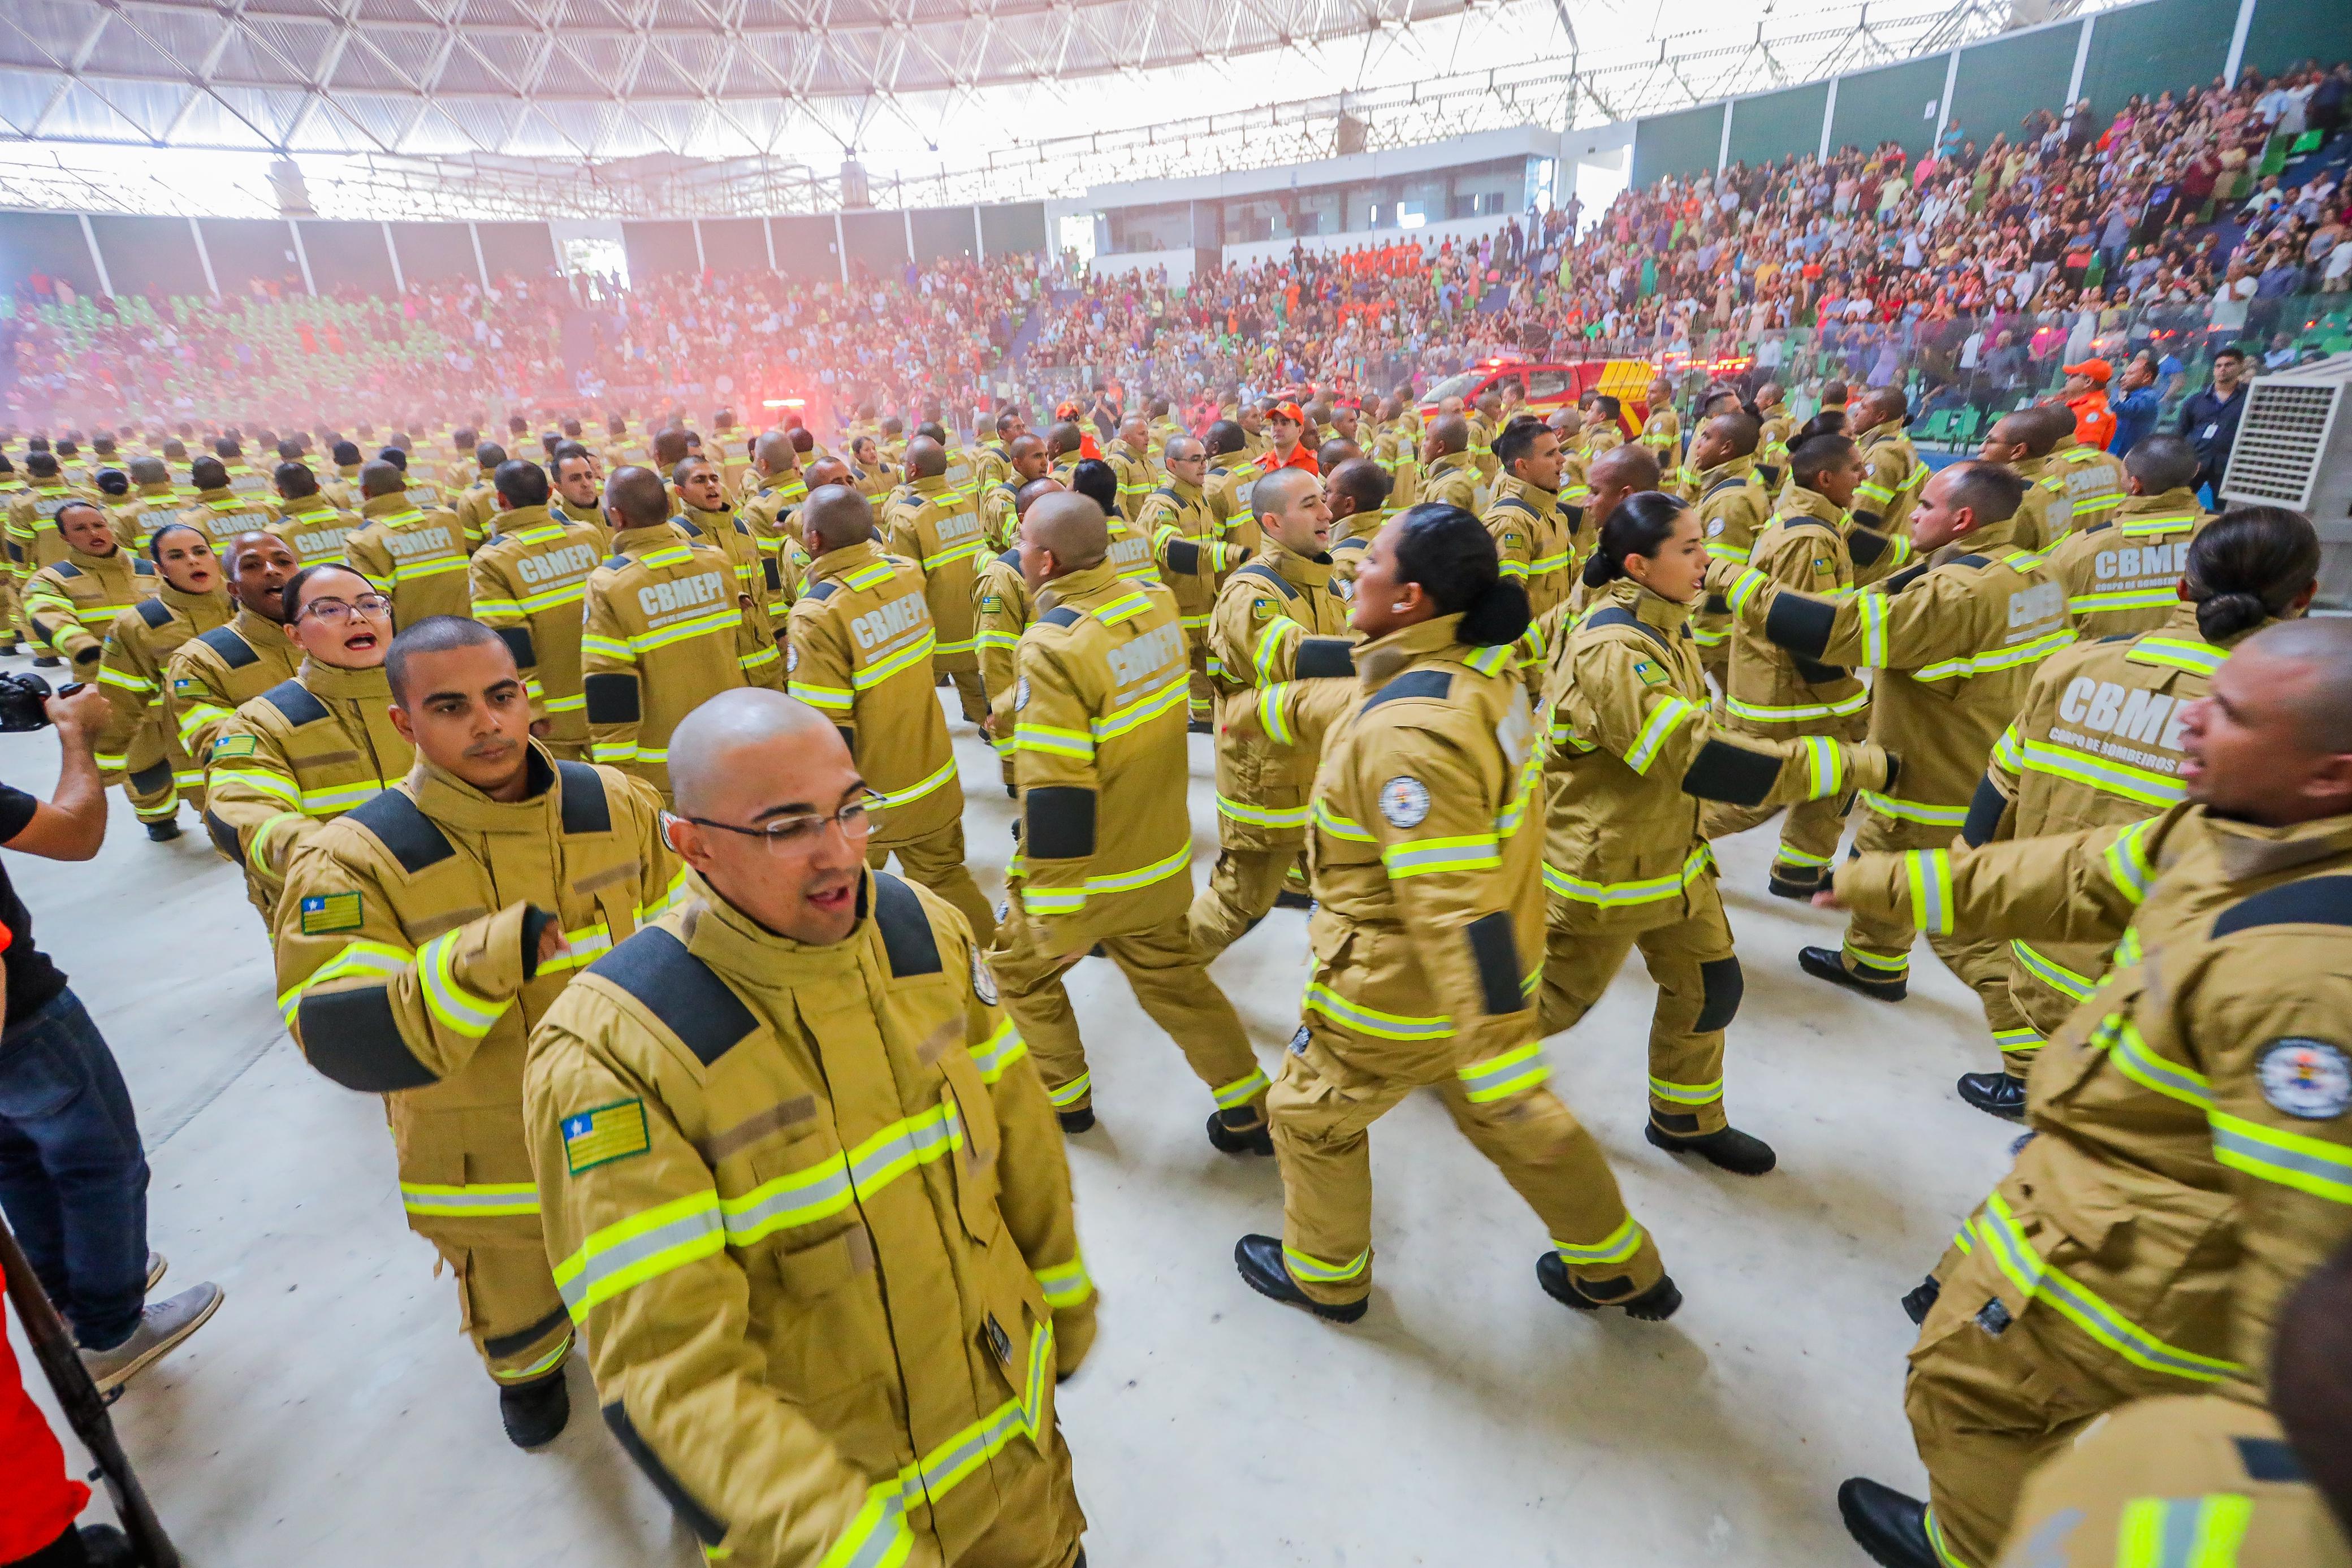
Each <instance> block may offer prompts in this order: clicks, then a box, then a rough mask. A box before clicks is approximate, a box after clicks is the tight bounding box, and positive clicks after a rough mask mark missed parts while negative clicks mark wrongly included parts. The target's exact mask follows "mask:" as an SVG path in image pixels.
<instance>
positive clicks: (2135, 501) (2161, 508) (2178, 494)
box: [2110, 485, 2205, 522]
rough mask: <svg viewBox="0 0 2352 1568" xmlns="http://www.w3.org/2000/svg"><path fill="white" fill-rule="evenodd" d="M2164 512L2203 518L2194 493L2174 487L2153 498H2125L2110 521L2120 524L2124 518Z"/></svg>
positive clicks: (2202, 508)
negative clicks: (2182, 513)
mask: <svg viewBox="0 0 2352 1568" xmlns="http://www.w3.org/2000/svg"><path fill="white" fill-rule="evenodd" d="M2165 512H2184V513H2186V514H2188V515H2189V517H2192V518H2194V517H2203V516H2204V515H2205V508H2204V507H2202V506H2201V505H2200V504H2199V502H2198V499H2197V492H2196V491H2194V490H2191V489H2189V488H2187V487H2186V486H2178V485H2176V486H2173V487H2172V488H2171V489H2169V490H2166V491H2163V492H2161V493H2160V494H2158V495H2154V496H2126V497H2124V500H2123V505H2122V506H2120V507H2116V510H2115V515H2114V517H2112V518H2111V519H2110V520H2111V521H2114V522H2121V521H2122V520H2123V519H2124V518H2126V517H2156V516H2158V515H2159V514H2161V513H2165Z"/></svg>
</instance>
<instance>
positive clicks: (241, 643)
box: [196, 626, 261, 670]
mask: <svg viewBox="0 0 2352 1568" xmlns="http://www.w3.org/2000/svg"><path fill="white" fill-rule="evenodd" d="M196 641H197V642H199V643H203V644H204V645H205V647H207V648H210V649H211V650H212V651H213V652H214V653H218V654H219V655H220V659H221V663H222V664H226V665H227V666H228V667H229V668H230V669H232V670H241V669H243V668H245V667H246V666H247V664H259V663H260V662H261V654H260V653H258V652H257V651H256V650H255V648H254V646H253V644H252V643H248V642H247V641H246V640H245V636H244V633H242V632H238V631H237V630H236V627H234V626H215V627H214V628H213V629H212V630H211V631H209V632H202V633H199V634H198V636H197V638H196Z"/></svg>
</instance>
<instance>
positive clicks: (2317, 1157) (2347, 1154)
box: [2207, 1111, 2352, 1203]
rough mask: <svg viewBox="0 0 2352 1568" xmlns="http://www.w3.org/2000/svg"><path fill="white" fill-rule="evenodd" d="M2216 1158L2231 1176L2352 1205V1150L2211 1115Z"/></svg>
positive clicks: (2220, 1114)
mask: <svg viewBox="0 0 2352 1568" xmlns="http://www.w3.org/2000/svg"><path fill="white" fill-rule="evenodd" d="M2207 1114H2208V1119H2209V1120H2210V1123H2211V1125H2212V1129H2213V1157H2214V1158H2215V1159H2217V1160H2220V1161H2221V1163H2222V1164H2223V1165H2225V1166H2229V1167H2230V1168H2231V1170H2235V1171H2242V1172H2244V1173H2245V1174H2246V1175H2248V1176H2255V1177H2258V1178H2260V1179H2261V1180H2263V1181H2267V1182H2276V1183H2277V1184H2278V1185H2279V1186H2288V1187H2293V1188H2294V1190H2295V1191H2297V1192H2303V1193H2308V1194H2310V1195H2311V1196H2312V1197H2323V1198H2326V1200H2327V1201H2328V1202H2330V1203H2352V1148H2347V1147H2346V1146H2345V1145H2342V1144H2331V1143H2329V1142H2327V1141H2326V1140H2325V1139H2322V1138H2313V1137H2306V1136H2305V1135H2304V1134H2301V1133H2290V1132H2286V1131H2284V1129H2281V1128H2277V1127H2265V1126H2263V1125H2262V1124H2260V1123H2256V1122H2249V1121H2247V1120H2245V1119H2244V1118H2243V1117H2240V1116H2232V1115H2230V1114H2229V1113H2226V1112H2221V1111H2213V1112H2209V1113H2207Z"/></svg>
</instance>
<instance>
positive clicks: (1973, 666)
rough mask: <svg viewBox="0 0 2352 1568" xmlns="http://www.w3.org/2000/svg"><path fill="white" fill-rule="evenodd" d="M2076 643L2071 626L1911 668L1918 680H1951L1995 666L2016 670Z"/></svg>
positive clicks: (1912, 673)
mask: <svg viewBox="0 0 2352 1568" xmlns="http://www.w3.org/2000/svg"><path fill="white" fill-rule="evenodd" d="M2073 646H2074V632H2073V631H2071V630H2065V631H2058V632H2049V633H2046V634H2045V635H2043V636H2040V637H2036V638H2035V639H2034V640H2033V641H2032V642H2031V643H2019V644H2018V645H2017V646H2016V647H2014V648H1995V649H1992V650H1990V651H1989V652H1987V653H1971V654H1968V655H1966V656H1964V657H1962V658H1958V659H1944V660H1939V661H1938V662H1937V663H1936V664H1927V665H1925V666H1923V667H1921V668H1919V669H1916V670H1914V671H1912V672H1911V678H1912V679H1913V680H1915V681H1948V680H1951V679H1953V678H1954V677H1956V676H1968V675H1981V674H1989V673H1990V672H1991V671H1994V670H2013V669H2015V668H2016V667H2017V666H2018V665H2020V664H2032V663H2033V662H2034V661H2035V660H2036V659H2045V658H2048V657H2049V656H2050V655H2051V654H2053V653H2057V652H2058V651H2059V650H2060V649H2062V648H2071V647H2073Z"/></svg>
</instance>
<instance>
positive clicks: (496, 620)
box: [467, 507, 604, 747]
mask: <svg viewBox="0 0 2352 1568" xmlns="http://www.w3.org/2000/svg"><path fill="white" fill-rule="evenodd" d="M603 554H604V530H603V529H601V528H592V527H590V526H589V525H587V524H585V523H575V522H572V521H570V520H568V519H567V520H564V521H558V520H557V519H556V518H555V517H553V515H551V513H550V512H549V510H548V509H547V508H546V507H516V508H515V509H514V510H513V511H510V512H501V513H499V517H498V531H497V533H496V534H494V535H493V536H492V537H491V538H490V540H489V542H488V544H485V545H484V546H483V547H482V548H481V549H479V550H478V551H476V552H475V555H474V558H473V560H472V561H471V562H470V563H469V568H468V571H467V580H468V586H469V591H470V595H471V598H472V601H473V608H474V619H475V620H477V621H479V622H481V623H482V624H483V625H485V626H488V627H489V628H490V629H492V630H493V631H495V632H498V634H499V636H500V637H501V638H503V639H505V641H506V644H507V649H508V651H509V653H513V654H514V662H515V668H516V670H517V671H519V672H520V674H521V675H522V683H523V689H524V690H525V691H526V692H527V693H529V694H530V716H531V717H532V718H533V719H545V720H546V721H547V723H548V735H547V738H548V739H549V740H550V741H551V742H552V743H554V744H556V745H558V746H561V747H585V746H586V745H587V744H588V696H587V691H586V688H585V687H584V686H583V685H582V684H581V681H582V675H581V658H580V638H581V632H582V620H583V608H582V607H583V605H584V604H585V603H586V601H587V598H588V574H589V573H590V572H592V571H593V570H596V562H597V559H598V558H599V557H600V556H602V555H603Z"/></svg>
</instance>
